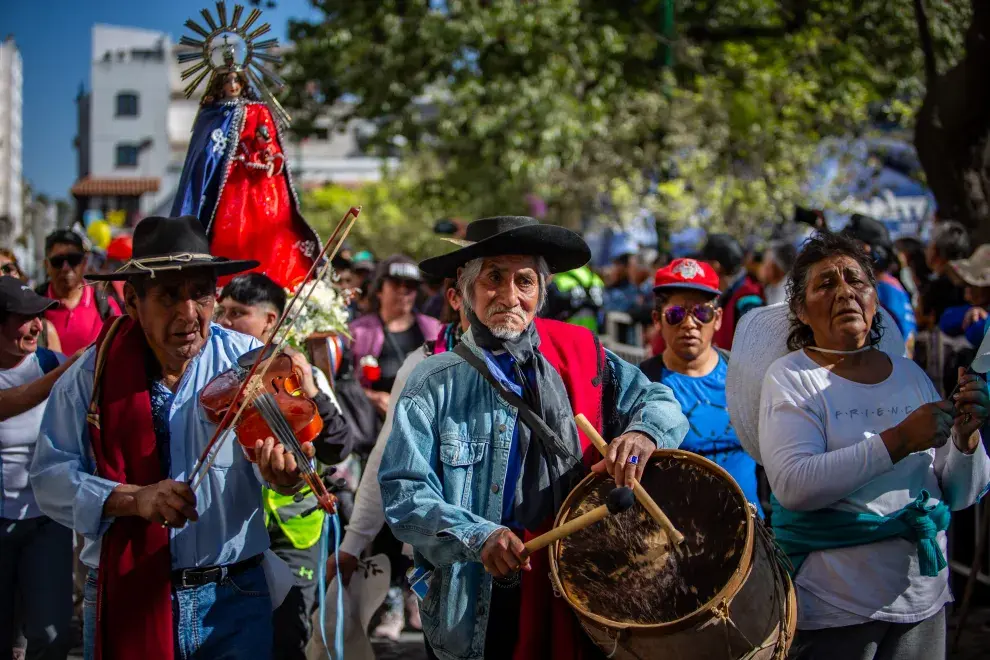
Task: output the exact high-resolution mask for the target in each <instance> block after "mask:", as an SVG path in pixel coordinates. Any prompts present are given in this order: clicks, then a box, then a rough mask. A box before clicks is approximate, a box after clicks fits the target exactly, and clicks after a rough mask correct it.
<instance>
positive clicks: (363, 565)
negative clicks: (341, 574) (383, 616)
mask: <svg viewBox="0 0 990 660" xmlns="http://www.w3.org/2000/svg"><path fill="white" fill-rule="evenodd" d="M391 576H392V570H391V567H390V564H389V561H388V557H387V556H386V555H384V554H378V555H374V556H372V557H369V558H367V559H360V560H358V567H357V569H356V570H355V571H354V574H353V575H352V576H351V581H350V583H349V584H348V585H347V586H346V587H344V599H343V600H344V612H343V617H344V656H343V657H345V658H347V660H375V651H374V649H373V648H372V646H371V640H370V639H369V638H368V625H369V624H370V623H371V617H373V616H374V615H375V611H377V610H378V606H379V605H381V604H382V601H384V600H385V595H386V594H387V593H388V585H389V581H390V580H391ZM339 588H340V581H339V580H338V579H337V578H336V577H335V578H334V579H333V580H331V581H330V586H329V587H327V595H326V605H325V606H324V609H325V610H326V611H325V617H324V621H323V622H322V623H324V624H325V626H326V632H327V644H328V645H329V646H330V647H331V648H332V647H333V635H334V633H335V631H336V629H337V628H336V626H337V615H338V612H337V589H339ZM320 623H321V621H320V611H319V610H317V611H316V613H315V614H313V636H312V637H311V638H310V640H309V644H308V645H307V647H306V659H307V660H329V658H330V655H329V653H328V651H327V649H325V648H324V647H323V639H322V635H321V633H320ZM333 660H336V658H334V659H333Z"/></svg>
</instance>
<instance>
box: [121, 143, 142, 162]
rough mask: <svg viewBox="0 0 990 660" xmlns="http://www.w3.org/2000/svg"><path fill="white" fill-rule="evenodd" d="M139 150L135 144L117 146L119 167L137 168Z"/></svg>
mask: <svg viewBox="0 0 990 660" xmlns="http://www.w3.org/2000/svg"><path fill="white" fill-rule="evenodd" d="M137 164H138V148H137V145H133V144H118V145H117V167H137Z"/></svg>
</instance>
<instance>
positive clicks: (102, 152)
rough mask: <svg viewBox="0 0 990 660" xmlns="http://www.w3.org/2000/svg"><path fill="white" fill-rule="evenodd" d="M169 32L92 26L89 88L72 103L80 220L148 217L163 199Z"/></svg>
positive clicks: (165, 163)
mask: <svg viewBox="0 0 990 660" xmlns="http://www.w3.org/2000/svg"><path fill="white" fill-rule="evenodd" d="M171 55H172V48H171V43H170V41H169V38H168V35H166V34H164V33H162V32H155V31H152V30H141V29H137V28H129V27H116V26H112V25H94V26H93V45H92V51H91V61H90V91H89V92H88V93H80V94H79V96H78V97H77V99H76V102H77V104H78V113H79V128H78V130H79V133H78V135H77V137H76V148H77V149H78V150H79V178H78V179H77V181H76V183H75V185H73V186H72V194H73V196H74V197H75V198H76V210H77V218H78V219H81V218H82V215H83V212H84V211H86V210H87V209H100V210H101V211H102V212H103V213H104V214H106V213H107V212H108V211H111V210H116V209H122V210H125V211H127V212H128V214H129V215H130V217H139V216H142V215H146V214H148V213H149V212H150V211H151V210H152V209H153V208H155V207H156V206H157V205H158V203H159V202H160V201H161V198H162V197H163V196H164V195H166V194H167V192H165V191H164V190H163V189H162V185H161V179H162V176H163V175H164V173H165V169H166V168H167V166H168V159H169V144H168V140H167V137H166V136H167V121H168V102H169V86H168V81H169V69H170V66H171Z"/></svg>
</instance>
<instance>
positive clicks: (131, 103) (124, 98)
mask: <svg viewBox="0 0 990 660" xmlns="http://www.w3.org/2000/svg"><path fill="white" fill-rule="evenodd" d="M137 115H138V95H137V94H136V93H134V92H121V93H120V94H117V116H118V117H137Z"/></svg>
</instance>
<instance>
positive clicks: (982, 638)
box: [69, 609, 990, 660]
mask: <svg viewBox="0 0 990 660" xmlns="http://www.w3.org/2000/svg"><path fill="white" fill-rule="evenodd" d="M952 624H953V622H952V621H951V620H950V626H952ZM966 628H967V632H966V634H964V635H963V637H962V640H961V643H960V647H959V651H958V652H957V653H949V655H948V657H949V660H985V659H986V658H987V657H988V650H987V649H990V609H983V610H978V611H974V612H973V614H972V615H971V617H970V620H969V621H968V622H967V624H966ZM954 632H955V630H954V628H953V627H950V629H949V639H950V640H951V639H952V635H953V634H954ZM374 647H375V654H376V657H377V658H378V660H426V651H425V650H424V648H423V636H422V635H419V634H416V633H410V632H407V633H403V634H402V639H400V640H399V641H398V642H377V641H376V642H374ZM69 657H70V658H71V659H72V660H82V654H81V653H76V654H73V655H70V656H69ZM334 660H337V658H334ZM343 660H347V658H343Z"/></svg>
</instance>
